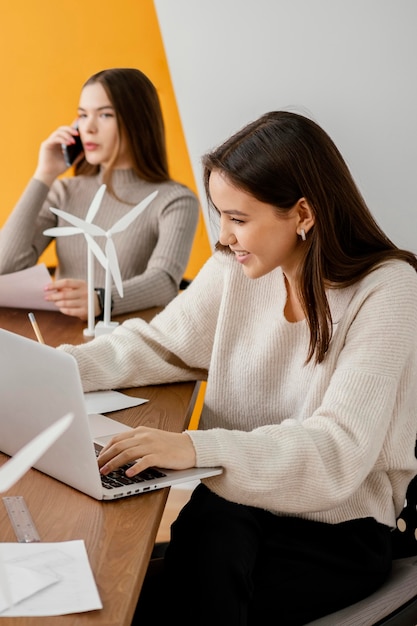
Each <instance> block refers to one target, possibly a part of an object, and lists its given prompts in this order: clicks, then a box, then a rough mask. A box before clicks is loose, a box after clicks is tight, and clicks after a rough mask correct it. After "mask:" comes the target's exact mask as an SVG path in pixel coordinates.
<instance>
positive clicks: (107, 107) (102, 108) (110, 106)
mask: <svg viewBox="0 0 417 626" xmlns="http://www.w3.org/2000/svg"><path fill="white" fill-rule="evenodd" d="M104 109H112V110H113V111H114V107H113V106H112V105H111V104H105V105H104V106H102V107H97V109H95V110H96V111H104ZM85 110H86V109H84V108H83V107H78V111H85Z"/></svg>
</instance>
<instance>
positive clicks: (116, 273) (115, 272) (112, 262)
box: [106, 237, 123, 298]
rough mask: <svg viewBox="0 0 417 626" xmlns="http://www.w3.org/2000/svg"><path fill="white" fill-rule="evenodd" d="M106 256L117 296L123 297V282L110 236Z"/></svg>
mask: <svg viewBox="0 0 417 626" xmlns="http://www.w3.org/2000/svg"><path fill="white" fill-rule="evenodd" d="M106 256H107V260H108V262H109V270H110V273H111V275H112V277H113V280H114V284H115V285H116V288H117V291H118V292H119V296H120V297H121V298H123V282H122V277H121V275H120V268H119V261H118V260H117V254H116V247H115V245H114V241H113V239H112V238H111V237H109V238H108V239H107V243H106Z"/></svg>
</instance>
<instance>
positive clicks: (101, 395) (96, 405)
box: [84, 391, 149, 415]
mask: <svg viewBox="0 0 417 626" xmlns="http://www.w3.org/2000/svg"><path fill="white" fill-rule="evenodd" d="M84 398H85V402H86V406H87V413H88V414H89V415H92V414H93V413H110V412H111V411H119V410H120V409H130V408H131V407H132V406H139V405H140V404H143V403H144V402H149V400H145V399H144V398H133V397H132V396H128V395H127V394H125V393H120V392H119V391H89V392H87V393H85V394H84Z"/></svg>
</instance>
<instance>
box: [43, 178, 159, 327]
mask: <svg viewBox="0 0 417 626" xmlns="http://www.w3.org/2000/svg"><path fill="white" fill-rule="evenodd" d="M103 187H104V189H103ZM105 189H106V185H102V186H101V187H100V189H99V190H98V192H97V193H96V195H95V196H94V198H93V201H92V203H91V205H90V208H89V209H88V211H87V215H86V219H85V220H82V219H80V218H78V217H75V216H74V215H71V213H67V212H66V211H61V209H55V208H53V207H51V211H52V213H54V214H55V215H58V216H60V217H62V219H64V220H65V221H67V222H69V223H70V224H72V225H73V227H70V226H63V227H59V226H58V227H56V228H49V229H47V230H45V231H44V234H45V235H54V236H60V235H75V234H79V233H83V234H84V236H85V238H86V241H87V245H88V320H89V321H88V329H86V330H85V331H84V333H85V334H89V335H96V336H97V335H101V334H105V333H109V332H112V331H113V330H114V328H115V327H116V326H117V325H118V322H112V321H111V319H110V316H111V280H112V278H113V280H114V283H115V285H116V288H117V291H118V293H119V295H120V297H121V298H122V297H123V282H122V277H121V274H120V269H119V262H118V260H117V254H116V247H115V245H114V241H113V239H112V236H113V235H114V234H115V233H120V232H122V231H123V230H125V228H127V227H128V226H129V225H130V224H131V223H132V222H133V220H134V219H136V218H137V217H138V215H140V213H142V211H144V210H145V209H146V207H147V206H148V205H149V204H150V203H151V202H152V200H154V198H155V197H156V195H157V193H158V191H154V192H153V193H151V194H150V195H149V196H147V197H146V198H144V199H143V200H142V202H139V204H137V205H136V206H135V207H133V209H131V210H130V211H129V212H128V213H126V215H123V217H121V218H120V219H119V220H118V221H117V222H115V223H114V224H113V226H112V227H111V228H110V229H109V230H107V231H106V230H104V229H103V228H101V227H100V226H97V225H96V224H93V223H92V221H93V219H94V217H95V215H96V213H97V210H98V208H99V206H100V203H101V200H102V197H103V195H104V191H105ZM74 227H75V228H74ZM94 237H106V239H107V241H106V246H105V254H104V253H103V251H102V250H101V248H100V246H99V245H98V244H97V243H96V241H95V240H94ZM92 255H94V256H95V257H96V258H97V260H98V261H99V263H100V264H101V265H102V266H103V267H104V269H105V270H106V278H105V296H104V311H103V321H102V322H98V323H97V325H96V326H95V327H94V308H95V307H94V269H93V262H92Z"/></svg>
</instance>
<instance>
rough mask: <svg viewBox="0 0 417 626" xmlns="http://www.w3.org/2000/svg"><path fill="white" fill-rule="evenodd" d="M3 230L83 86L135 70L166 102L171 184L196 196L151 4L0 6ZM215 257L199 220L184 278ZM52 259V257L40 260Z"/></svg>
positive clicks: (126, 0)
mask: <svg viewBox="0 0 417 626" xmlns="http://www.w3.org/2000/svg"><path fill="white" fill-rule="evenodd" d="M0 59H1V64H0V67H1V81H2V96H1V98H0V131H1V150H0V172H1V176H2V179H1V185H0V227H1V225H2V224H3V223H4V221H5V219H6V217H7V216H8V214H9V213H10V211H11V210H12V209H13V206H14V204H15V203H16V201H17V199H18V198H19V196H20V194H21V192H22V191H23V188H24V186H25V185H26V183H27V182H28V180H29V178H30V177H31V176H32V173H33V171H34V169H35V167H36V161H37V154H38V149H39V144H40V142H41V141H42V140H43V139H44V138H45V137H47V136H48V134H49V133H50V132H52V131H53V130H54V129H55V128H56V127H57V126H59V125H60V124H66V123H71V122H72V120H73V119H74V117H75V114H76V109H77V105H78V98H79V93H80V89H81V86H82V84H83V82H84V81H85V80H86V79H87V78H88V77H89V76H90V75H91V74H93V73H95V72H97V71H99V70H101V69H105V68H107V67H137V68H139V69H141V70H142V71H144V72H145V73H146V74H147V75H148V76H149V78H150V79H151V80H152V81H153V82H154V84H155V85H156V87H157V89H158V92H159V96H160V99H161V104H162V109H163V114H164V119H165V124H166V130H167V143H168V155H169V161H170V169H171V175H172V177H173V178H175V179H177V180H179V181H181V182H183V183H184V184H186V185H188V186H189V187H190V188H191V189H193V190H194V191H195V192H196V193H197V188H196V184H195V180H194V177H193V173H192V168H191V164H190V159H189V156H188V151H187V146H186V142H185V138H184V133H183V130H182V125H181V120H180V117H179V112H178V108H177V104H176V99H175V94H174V91H173V86H172V82H171V78H170V75H169V69H168V64H167V60H166V57H165V51H164V47H163V43H162V39H161V35H160V31H159V25H158V20H157V16H156V12H155V8H154V5H153V0H121V1H120V2H114V0H87V1H86V0H83V1H82V2H81V0H73V1H72V2H70V3H63V2H57V1H56V0H37V2H33V3H31V2H27V0H14V2H6V1H5V0H0ZM209 255H210V245H209V242H208V237H207V233H206V229H205V225H204V220H203V217H202V215H201V217H200V222H199V225H198V229H197V234H196V238H195V241H194V246H193V250H192V255H191V258H190V262H189V264H188V267H187V272H186V276H187V277H189V278H194V276H195V274H196V273H197V271H198V270H199V269H200V267H201V265H202V264H203V263H204V261H205V260H206V259H207V258H208V256H209ZM43 260H45V261H46V262H47V263H48V262H50V261H53V260H54V251H53V249H52V252H49V254H46V256H44V257H43Z"/></svg>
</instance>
